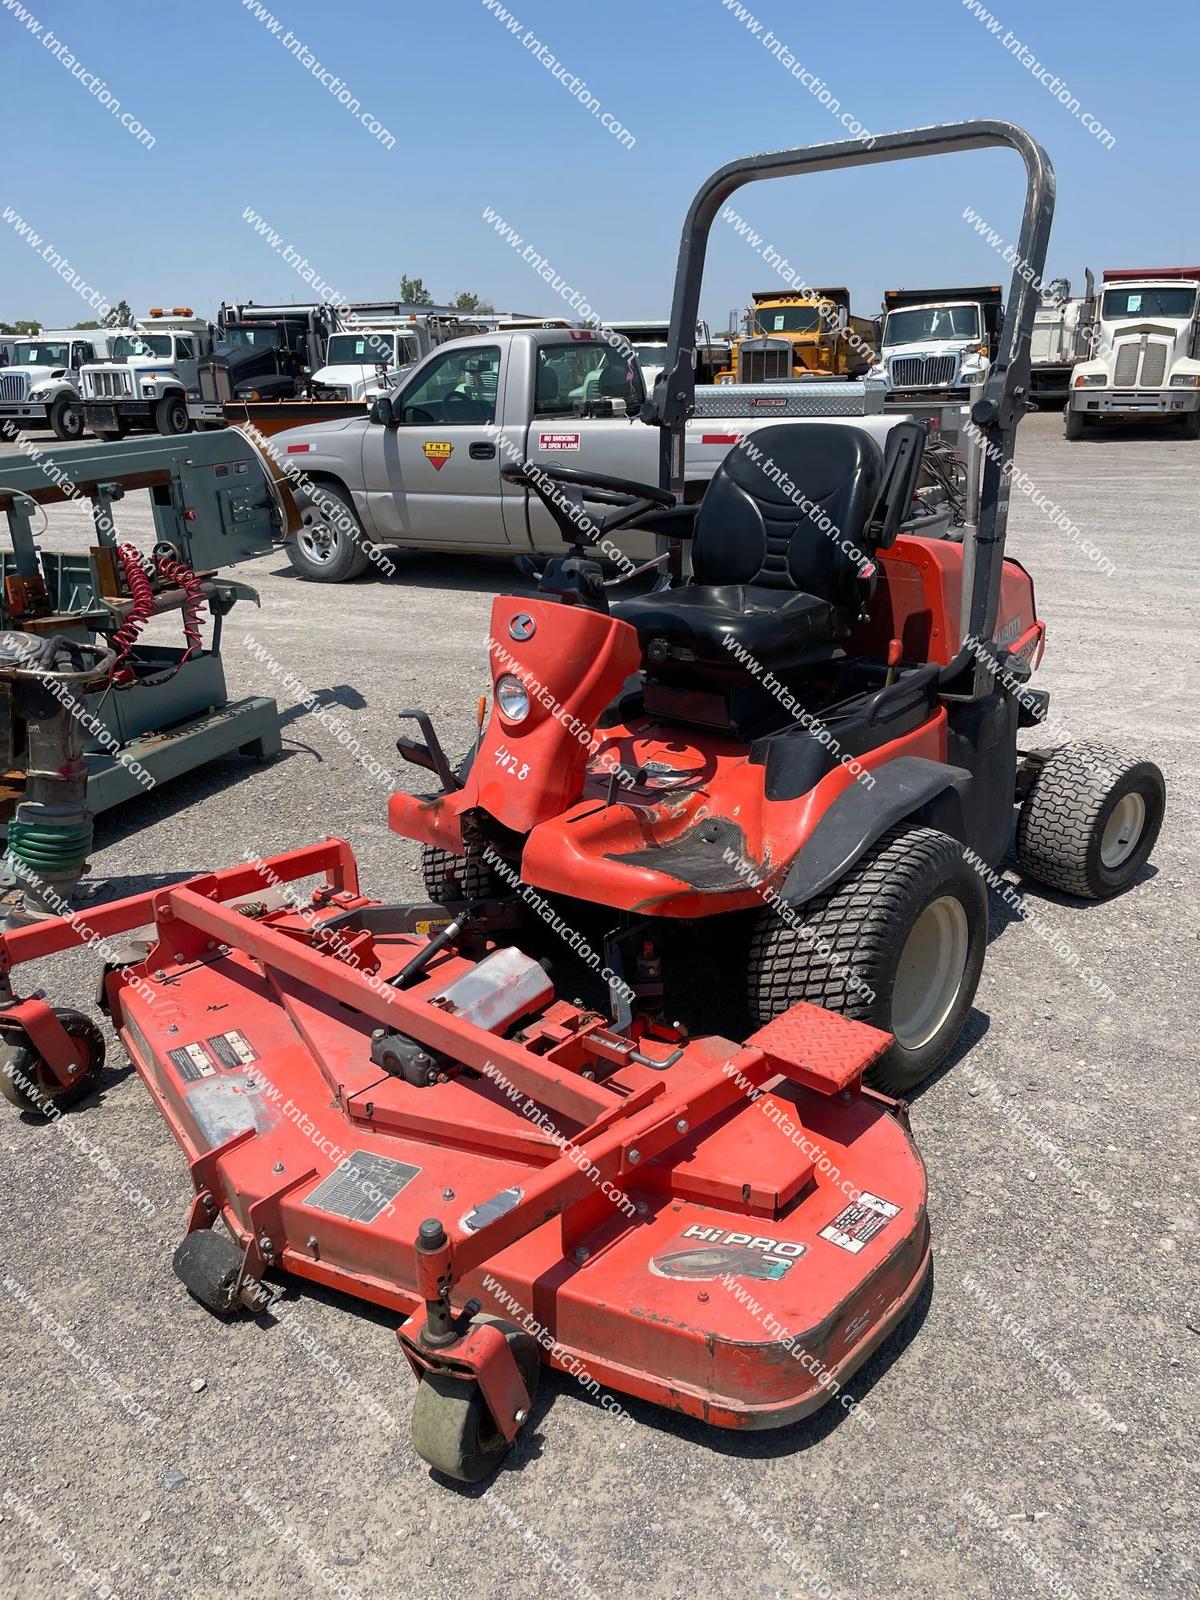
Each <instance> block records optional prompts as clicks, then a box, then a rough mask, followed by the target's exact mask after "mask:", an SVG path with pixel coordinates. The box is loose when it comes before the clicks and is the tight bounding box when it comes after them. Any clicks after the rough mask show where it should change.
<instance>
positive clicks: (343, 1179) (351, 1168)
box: [304, 1150, 421, 1222]
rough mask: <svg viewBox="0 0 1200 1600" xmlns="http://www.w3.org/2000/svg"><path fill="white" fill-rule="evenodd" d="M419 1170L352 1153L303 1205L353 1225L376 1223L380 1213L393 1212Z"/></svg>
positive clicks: (387, 1158) (366, 1152)
mask: <svg viewBox="0 0 1200 1600" xmlns="http://www.w3.org/2000/svg"><path fill="white" fill-rule="evenodd" d="M420 1170H421V1169H420V1167H414V1166H411V1165H410V1164H409V1163H408V1162H407V1161H393V1160H392V1158H391V1157H390V1156H375V1155H372V1154H371V1152H370V1151H369V1150H352V1151H351V1152H350V1154H349V1155H348V1156H346V1158H345V1159H344V1160H343V1162H342V1164H341V1166H340V1167H337V1168H335V1170H334V1171H333V1172H331V1173H330V1174H329V1176H328V1177H327V1178H324V1179H322V1181H321V1182H320V1183H319V1184H318V1185H317V1187H316V1188H315V1189H314V1190H313V1191H312V1193H311V1194H310V1195H307V1196H306V1197H305V1200H304V1204H305V1205H306V1206H314V1207H315V1208H316V1209H317V1210H318V1211H328V1212H329V1214H330V1216H333V1217H346V1218H347V1219H348V1220H349V1221H350V1222H374V1221H375V1218H376V1217H377V1216H379V1214H380V1212H382V1211H387V1210H390V1209H391V1207H392V1201H393V1200H394V1199H395V1198H396V1196H397V1195H398V1194H399V1193H400V1191H401V1189H404V1188H406V1187H407V1186H408V1185H409V1184H410V1183H411V1182H412V1181H413V1179H414V1178H415V1177H416V1176H417V1173H418V1172H420Z"/></svg>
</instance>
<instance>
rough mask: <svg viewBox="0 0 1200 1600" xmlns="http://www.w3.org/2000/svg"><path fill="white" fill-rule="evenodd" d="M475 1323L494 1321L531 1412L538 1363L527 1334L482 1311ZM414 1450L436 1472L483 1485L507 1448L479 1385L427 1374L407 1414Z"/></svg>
mask: <svg viewBox="0 0 1200 1600" xmlns="http://www.w3.org/2000/svg"><path fill="white" fill-rule="evenodd" d="M474 1321H475V1322H494V1323H496V1325H497V1326H498V1327H501V1328H503V1329H504V1336H505V1338H506V1339H507V1340H508V1342H509V1344H510V1345H511V1346H512V1347H513V1351H514V1354H515V1356H516V1359H517V1364H518V1366H519V1367H520V1369H521V1376H522V1377H523V1378H524V1380H525V1387H526V1389H528V1391H529V1403H530V1408H531V1409H532V1406H533V1401H534V1398H535V1397H536V1395H537V1386H538V1377H539V1374H540V1369H541V1362H540V1360H539V1357H538V1348H537V1344H536V1342H535V1341H534V1339H533V1338H532V1336H531V1335H530V1334H528V1333H525V1332H523V1331H522V1330H521V1329H520V1328H518V1327H516V1326H515V1325H514V1324H513V1323H511V1322H505V1321H504V1320H503V1318H501V1317H494V1316H491V1315H490V1314H488V1313H481V1314H480V1315H479V1316H477V1317H476V1318H475V1319H474ZM411 1432H412V1443H413V1449H414V1450H415V1451H416V1452H417V1454H418V1455H419V1456H420V1457H421V1459H422V1461H426V1462H428V1463H429V1465H430V1466H431V1467H433V1468H434V1470H435V1471H437V1472H440V1473H442V1474H444V1476H446V1477H447V1478H455V1479H457V1481H458V1482H459V1483H482V1482H483V1480H484V1479H485V1478H489V1477H491V1475H492V1473H493V1472H495V1471H496V1469H497V1467H499V1465H500V1463H501V1462H502V1461H503V1460H504V1457H505V1456H506V1455H507V1454H508V1452H509V1451H510V1450H511V1449H512V1444H511V1443H510V1442H509V1441H508V1440H507V1439H506V1438H505V1437H504V1435H503V1434H502V1433H501V1432H499V1430H498V1429H497V1428H496V1426H495V1424H494V1423H493V1421H492V1417H491V1413H490V1412H489V1411H488V1409H487V1406H486V1405H485V1403H484V1399H483V1395H482V1394H481V1393H480V1389H479V1385H478V1384H477V1383H475V1382H474V1381H472V1380H470V1379H465V1378H453V1377H449V1376H448V1375H447V1374H445V1373H441V1372H427V1373H426V1374H425V1376H424V1377H423V1378H422V1379H421V1382H420V1384H419V1385H418V1386H417V1396H416V1399H415V1400H414V1401H413V1412H412V1424H411Z"/></svg>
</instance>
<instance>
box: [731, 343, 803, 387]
mask: <svg viewBox="0 0 1200 1600" xmlns="http://www.w3.org/2000/svg"><path fill="white" fill-rule="evenodd" d="M791 375H792V347H791V345H790V344H788V345H767V346H765V347H764V346H763V345H761V344H752V345H746V344H744V345H742V346H740V348H739V349H738V380H739V382H741V383H779V382H780V381H781V380H782V379H784V378H790V377H791Z"/></svg>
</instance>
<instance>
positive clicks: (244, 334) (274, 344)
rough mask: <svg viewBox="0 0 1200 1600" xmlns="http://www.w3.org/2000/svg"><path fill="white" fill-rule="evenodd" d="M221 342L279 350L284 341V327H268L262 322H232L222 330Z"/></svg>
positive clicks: (256, 348) (259, 348)
mask: <svg viewBox="0 0 1200 1600" xmlns="http://www.w3.org/2000/svg"><path fill="white" fill-rule="evenodd" d="M221 342H222V344H240V345H247V346H249V347H251V348H252V349H255V350H278V349H279V348H280V346H281V345H282V343H283V329H282V328H268V327H267V326H266V325H265V324H264V323H261V322H231V323H230V324H229V326H228V327H227V328H225V329H223V330H222V333H221Z"/></svg>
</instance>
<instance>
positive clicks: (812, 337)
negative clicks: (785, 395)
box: [729, 288, 874, 383]
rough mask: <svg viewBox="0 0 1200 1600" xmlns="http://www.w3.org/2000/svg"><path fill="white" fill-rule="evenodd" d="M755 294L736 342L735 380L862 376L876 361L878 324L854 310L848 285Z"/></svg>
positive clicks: (733, 378) (764, 291)
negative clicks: (744, 333) (875, 335)
mask: <svg viewBox="0 0 1200 1600" xmlns="http://www.w3.org/2000/svg"><path fill="white" fill-rule="evenodd" d="M753 300H754V304H753V305H752V306H751V308H750V311H749V312H748V314H747V331H746V335H745V336H744V337H742V338H740V339H738V340H737V341H736V343H735V345H734V349H733V358H732V370H731V375H730V380H729V381H730V382H733V383H783V382H786V381H787V380H788V379H789V378H809V377H814V376H824V377H830V376H834V375H837V376H839V377H841V376H847V375H850V376H858V375H860V374H861V373H863V372H865V371H866V369H867V368H868V367H869V366H870V365H871V360H872V357H873V354H874V327H873V325H872V323H871V322H870V321H869V320H868V319H867V318H866V317H856V316H854V315H852V313H851V311H850V291H849V290H848V289H843V288H833V289H812V290H807V291H804V292H802V293H800V294H780V293H779V292H778V291H776V290H774V289H769V290H759V291H758V292H757V293H756V294H755V295H754V296H753Z"/></svg>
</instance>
